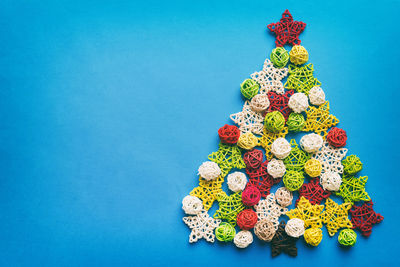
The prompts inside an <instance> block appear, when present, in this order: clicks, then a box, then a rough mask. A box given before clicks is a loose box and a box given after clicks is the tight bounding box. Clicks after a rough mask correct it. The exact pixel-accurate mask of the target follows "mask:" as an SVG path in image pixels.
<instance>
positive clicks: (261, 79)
mask: <svg viewBox="0 0 400 267" xmlns="http://www.w3.org/2000/svg"><path fill="white" fill-rule="evenodd" d="M287 74H288V68H275V67H274V64H273V63H272V62H271V60H269V59H268V58H267V59H266V60H265V62H264V67H263V69H262V71H258V72H254V73H253V74H251V75H250V77H251V78H252V79H253V80H255V81H257V83H258V84H259V85H260V93H261V94H266V93H268V92H270V91H275V92H276V93H278V94H283V93H284V92H285V88H284V87H283V84H282V79H283V78H285V77H286V76H287Z"/></svg>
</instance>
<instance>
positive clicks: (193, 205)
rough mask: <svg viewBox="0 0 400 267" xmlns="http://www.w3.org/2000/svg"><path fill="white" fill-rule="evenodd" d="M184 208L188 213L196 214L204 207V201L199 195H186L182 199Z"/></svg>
mask: <svg viewBox="0 0 400 267" xmlns="http://www.w3.org/2000/svg"><path fill="white" fill-rule="evenodd" d="M182 209H183V210H184V211H185V213H186V214H189V215H196V214H199V213H200V212H201V210H202V209H203V203H202V202H201V200H200V199H199V198H198V197H195V196H186V197H184V198H183V200H182Z"/></svg>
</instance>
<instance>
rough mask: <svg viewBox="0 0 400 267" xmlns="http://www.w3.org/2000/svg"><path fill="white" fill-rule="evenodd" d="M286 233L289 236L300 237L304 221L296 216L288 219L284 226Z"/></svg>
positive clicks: (302, 232)
mask: <svg viewBox="0 0 400 267" xmlns="http://www.w3.org/2000/svg"><path fill="white" fill-rule="evenodd" d="M285 231H286V233H287V234H288V235H289V236H291V237H296V238H297V237H300V236H302V235H303V234H304V231H305V229H304V221H303V220H301V219H298V218H293V219H290V220H289V221H288V222H287V224H286V226H285Z"/></svg>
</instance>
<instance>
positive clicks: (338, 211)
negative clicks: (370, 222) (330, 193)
mask: <svg viewBox="0 0 400 267" xmlns="http://www.w3.org/2000/svg"><path fill="white" fill-rule="evenodd" d="M350 208H351V203H343V204H340V205H339V204H337V203H336V202H335V201H333V200H332V199H330V198H328V199H327V200H326V202H325V211H324V212H323V213H322V215H321V217H322V221H323V222H324V224H326V228H327V229H328V233H329V235H330V236H334V235H335V234H336V232H337V231H338V230H339V229H340V228H351V227H353V225H352V224H351V222H350V220H349V218H348V213H349V210H350Z"/></svg>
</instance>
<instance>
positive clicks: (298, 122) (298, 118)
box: [286, 112, 306, 132]
mask: <svg viewBox="0 0 400 267" xmlns="http://www.w3.org/2000/svg"><path fill="white" fill-rule="evenodd" d="M305 122H306V120H305V119H304V116H303V114H301V113H295V112H292V113H290V114H289V118H288V120H287V122H286V124H287V126H288V130H289V131H291V132H300V131H301V130H303V128H304V124H305Z"/></svg>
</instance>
